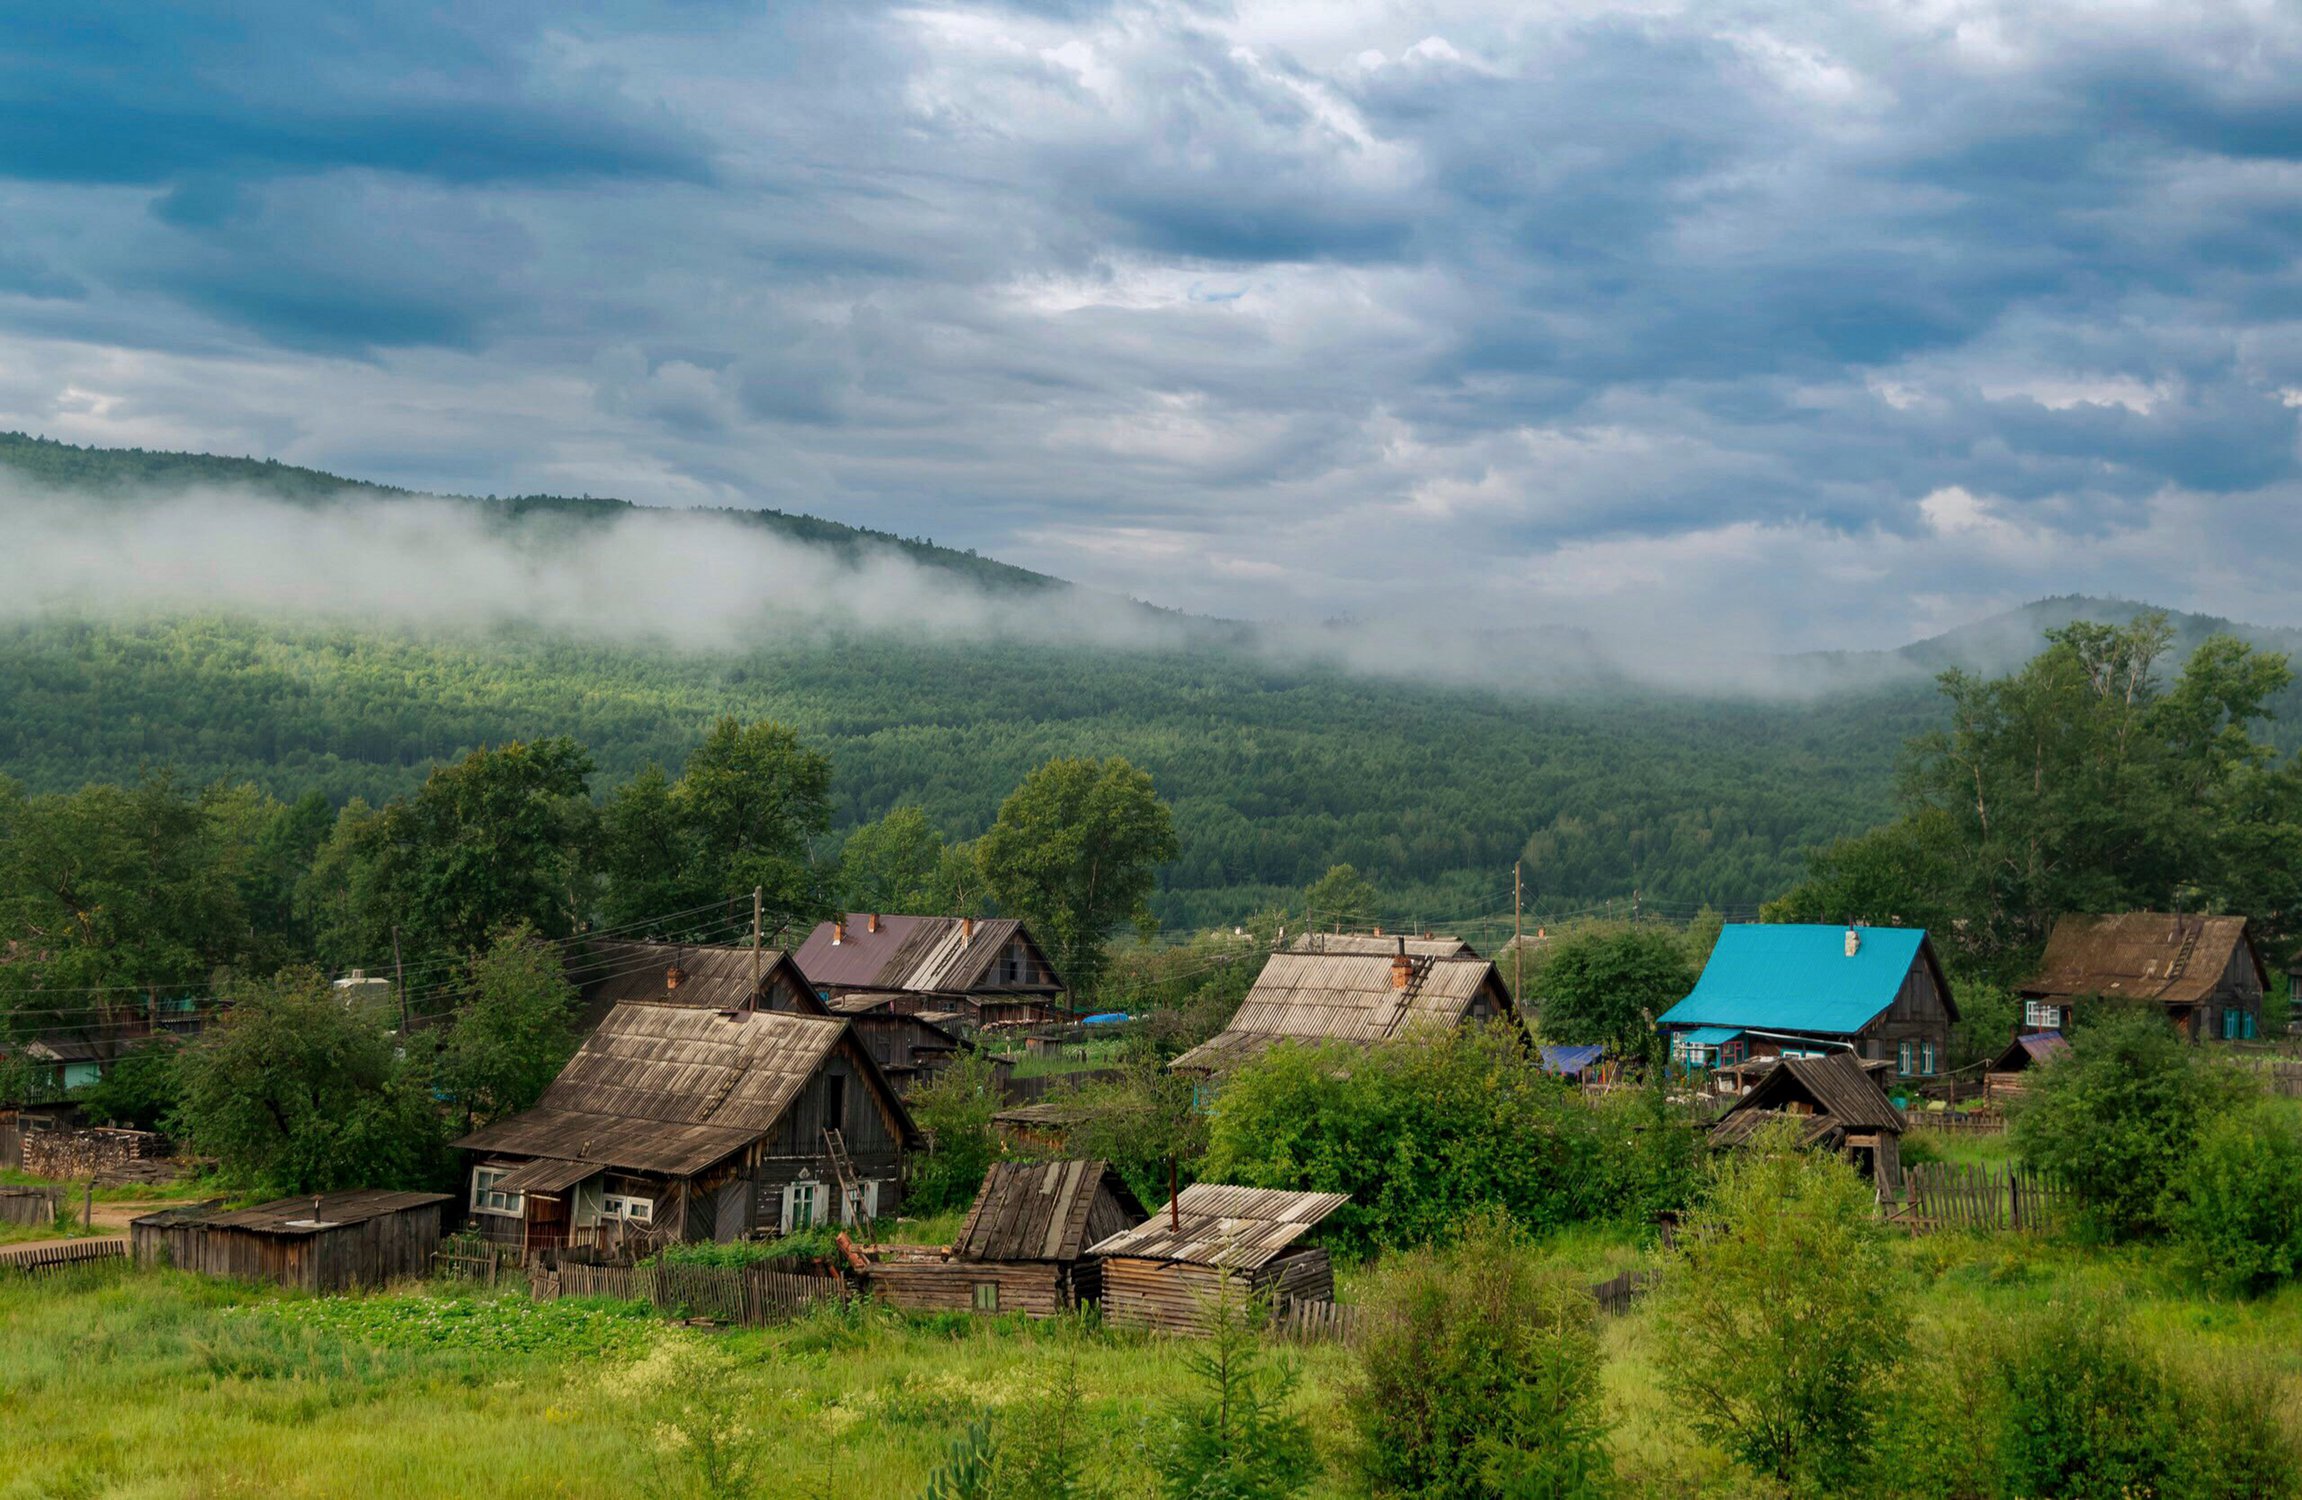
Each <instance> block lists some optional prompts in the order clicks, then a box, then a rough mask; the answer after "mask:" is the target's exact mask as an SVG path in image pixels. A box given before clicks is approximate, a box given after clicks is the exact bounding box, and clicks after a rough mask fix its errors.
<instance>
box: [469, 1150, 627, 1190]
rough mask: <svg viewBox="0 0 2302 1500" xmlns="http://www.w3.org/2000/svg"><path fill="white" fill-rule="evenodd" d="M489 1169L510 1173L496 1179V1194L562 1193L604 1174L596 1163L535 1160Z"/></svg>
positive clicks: (546, 1158) (502, 1164)
mask: <svg viewBox="0 0 2302 1500" xmlns="http://www.w3.org/2000/svg"><path fill="white" fill-rule="evenodd" d="M492 1165H496V1166H500V1167H507V1168H509V1169H510V1170H508V1171H506V1172H505V1173H504V1175H503V1176H501V1177H499V1178H497V1179H496V1182H495V1190H496V1191H497V1192H499V1193H542V1194H544V1195H546V1196H549V1195H550V1194H553V1193H559V1192H565V1191H566V1190H567V1189H569V1188H571V1187H574V1186H575V1185H576V1184H577V1183H579V1182H581V1181H583V1180H584V1179H585V1178H586V1177H589V1176H591V1175H592V1173H594V1172H598V1171H602V1170H605V1169H604V1168H602V1167H601V1166H600V1164H599V1163H598V1162H591V1161H554V1160H552V1159H551V1158H550V1157H538V1158H537V1159H536V1160H534V1161H528V1162H497V1163H492Z"/></svg>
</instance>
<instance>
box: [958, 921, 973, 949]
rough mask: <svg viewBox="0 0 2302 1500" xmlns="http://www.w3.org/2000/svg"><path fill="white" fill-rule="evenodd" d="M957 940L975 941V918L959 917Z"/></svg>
mask: <svg viewBox="0 0 2302 1500" xmlns="http://www.w3.org/2000/svg"><path fill="white" fill-rule="evenodd" d="M959 940H960V941H961V942H963V943H972V942H974V941H975V919H974V918H973V917H961V918H960V919H959Z"/></svg>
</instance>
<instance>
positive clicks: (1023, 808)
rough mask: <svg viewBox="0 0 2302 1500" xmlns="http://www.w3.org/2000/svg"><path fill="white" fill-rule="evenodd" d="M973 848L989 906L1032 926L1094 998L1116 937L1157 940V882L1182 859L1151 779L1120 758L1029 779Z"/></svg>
mask: <svg viewBox="0 0 2302 1500" xmlns="http://www.w3.org/2000/svg"><path fill="white" fill-rule="evenodd" d="M975 848H976V859H977V862H978V863H979V864H980V865H981V867H982V870H983V883H984V888H985V890H986V892H987V893H988V894H989V895H990V897H991V899H992V900H993V901H995V902H997V903H998V905H999V907H1000V909H1001V910H1003V911H1005V912H1008V913H1009V914H1011V915H1014V916H1019V917H1022V918H1024V919H1025V920H1027V921H1029V922H1030V923H1031V924H1032V927H1033V929H1034V931H1036V932H1037V934H1038V935H1039V938H1040V940H1041V941H1042V942H1043V943H1045V944H1046V945H1047V947H1048V948H1049V949H1050V950H1051V952H1052V955H1053V957H1054V959H1055V962H1056V964H1057V966H1058V967H1059V968H1060V969H1061V970H1062V973H1063V977H1064V980H1065V981H1066V982H1067V983H1068V984H1070V985H1071V987H1072V988H1073V989H1074V990H1076V991H1078V992H1080V993H1082V994H1090V995H1091V994H1093V993H1094V992H1095V988H1096V985H1097V983H1098V982H1099V981H1100V980H1101V979H1102V977H1103V970H1104V967H1105V965H1106V964H1107V962H1108V954H1107V951H1106V948H1105V943H1106V942H1107V940H1108V939H1109V938H1110V936H1111V934H1112V933H1113V932H1114V931H1116V930H1117V929H1119V928H1121V927H1125V926H1132V927H1134V928H1136V929H1137V930H1138V931H1141V932H1145V933H1148V932H1150V931H1152V930H1153V928H1154V926H1155V924H1154V922H1153V920H1152V916H1151V906H1150V898H1151V892H1152V890H1153V888H1154V886H1155V884H1156V872H1157V870H1158V868H1159V866H1160V865H1162V864H1164V863H1166V862H1167V861H1169V860H1171V859H1173V858H1175V856H1176V855H1177V853H1178V852H1179V846H1178V845H1177V843H1176V840H1175V825H1174V819H1173V818H1172V817H1171V816H1170V815H1169V813H1168V810H1167V804H1165V803H1164V802H1161V801H1160V800H1159V795H1158V793H1157V792H1156V791H1155V790H1154V789H1153V788H1152V785H1151V778H1150V777H1149V776H1148V775H1146V774H1145V773H1144V772H1142V771H1138V770H1136V769H1135V768H1134V767H1133V766H1131V765H1129V764H1128V763H1127V762H1126V761H1124V760H1122V759H1120V758H1119V757H1117V756H1113V757H1112V758H1111V759H1109V760H1087V759H1077V760H1073V759H1062V760H1051V761H1049V762H1048V763H1047V764H1046V765H1043V766H1041V767H1040V768H1039V769H1038V770H1036V771H1033V772H1032V773H1031V774H1030V775H1029V776H1026V777H1025V778H1023V783H1022V785H1020V786H1018V787H1017V788H1016V789H1015V790H1014V791H1013V792H1012V793H1011V794H1009V796H1008V798H1007V800H1006V801H1005V802H1003V803H1001V804H1000V808H999V819H998V821H997V822H995V823H993V824H992V825H991V828H990V831H988V832H987V833H985V834H984V835H983V837H982V838H981V839H979V840H977V841H976V846H975Z"/></svg>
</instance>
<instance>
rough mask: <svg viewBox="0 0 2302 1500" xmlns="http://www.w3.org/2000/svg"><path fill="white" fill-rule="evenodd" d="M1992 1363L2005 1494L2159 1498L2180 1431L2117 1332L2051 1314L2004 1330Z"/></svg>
mask: <svg viewBox="0 0 2302 1500" xmlns="http://www.w3.org/2000/svg"><path fill="white" fill-rule="evenodd" d="M1993 1365H1994V1368H1995V1372H1996V1375H1997V1378H1998V1383H1999V1386H2000V1389H2001V1392H2002V1394H2003V1397H2004V1401H2003V1404H2002V1406H2001V1408H2000V1430H1999V1435H1998V1455H1999V1480H2000V1486H2001V1488H2002V1489H2003V1491H2004V1492H2005V1493H2006V1494H2008V1495H2016V1496H2032V1495H2036V1496H2057V1497H2069V1500H2095V1497H2101V1500H2122V1497H2130V1496H2136V1495H2156V1494H2159V1493H2161V1492H2162V1491H2163V1489H2164V1487H2165V1485H2166V1483H2167V1481H2168V1479H2169V1478H2170V1477H2171V1476H2172V1474H2173V1473H2174V1471H2175V1466H2176V1459H2175V1452H2176V1449H2177V1448H2178V1447H2179V1445H2180V1443H2181V1439H2182V1432H2181V1424H2180V1422H2179V1421H2178V1420H2177V1419H2176V1415H2175V1412H2174V1408H2173V1402H2172V1400H2171V1396H2172V1392H2171V1391H2170V1390H2169V1389H2168V1386H2167V1382H2166V1378H2165V1373H2164V1371H2163V1370H2161V1368H2160V1367H2159V1365H2158V1363H2157V1362H2156V1361H2155V1360H2153V1359H2151V1358H2149V1357H2148V1356H2147V1355H2146V1354H2144V1353H2143V1352H2142V1351H2141V1350H2140V1349H2139V1348H2138V1347H2136V1346H2135V1344H2134V1343H2133V1342H2132V1341H2131V1340H2130V1339H2128V1338H2127V1337H2126V1334H2125V1331H2124V1330H2123V1329H2122V1328H2120V1327H2119V1326H2118V1325H2117V1324H2115V1323H2114V1322H2112V1321H2110V1320H2109V1319H2107V1318H2105V1317H2104V1316H2103V1315H2102V1314H2100V1313H2099V1312H2095V1311H2092V1310H2084V1309H2078V1308H2072V1307H2067V1306H2065V1307H2057V1308H2055V1309H2053V1310H2052V1311H2050V1312H2048V1313H2047V1314H2045V1315H2043V1316H2040V1317H2036V1318H2032V1319H2029V1320H2027V1321H2025V1322H2023V1323H2021V1324H2019V1325H2017V1326H2016V1327H2015V1328H2013V1329H2012V1330H2011V1331H2010V1332H2009V1333H2008V1334H2007V1335H2006V1336H2005V1337H2004V1338H2003V1339H2002V1340H2001V1342H2000V1344H1999V1346H1998V1348H1997V1349H1996V1351H1995V1352H1994V1355H1993Z"/></svg>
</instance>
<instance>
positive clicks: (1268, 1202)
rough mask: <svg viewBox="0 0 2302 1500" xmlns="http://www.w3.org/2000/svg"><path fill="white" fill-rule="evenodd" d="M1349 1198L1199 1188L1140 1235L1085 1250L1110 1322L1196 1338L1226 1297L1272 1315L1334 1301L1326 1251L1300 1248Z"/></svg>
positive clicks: (1136, 1231)
mask: <svg viewBox="0 0 2302 1500" xmlns="http://www.w3.org/2000/svg"><path fill="white" fill-rule="evenodd" d="M1350 1201H1351V1200H1350V1198H1349V1197H1348V1196H1347V1195H1345V1194H1342V1193H1285V1192H1275V1191H1271V1190H1268V1189H1264V1188H1245V1187H1231V1186H1228V1185H1226V1184H1223V1183H1216V1182H1199V1183H1193V1184H1192V1185H1191V1186H1190V1187H1187V1188H1185V1189H1184V1190H1183V1191H1182V1193H1181V1195H1180V1196H1178V1197H1176V1198H1175V1199H1174V1200H1173V1201H1171V1202H1169V1203H1167V1204H1166V1205H1164V1206H1163V1207H1161V1208H1159V1209H1157V1210H1156V1211H1154V1212H1153V1213H1152V1215H1151V1217H1150V1218H1148V1219H1146V1220H1144V1221H1143V1223H1141V1224H1139V1225H1137V1226H1136V1227H1135V1228H1133V1229H1130V1230H1127V1231H1125V1232H1124V1233H1121V1234H1115V1235H1113V1236H1112V1237H1111V1238H1109V1239H1107V1240H1104V1241H1102V1242H1100V1243H1098V1244H1095V1245H1091V1246H1089V1247H1088V1253H1089V1254H1090V1255H1095V1256H1100V1257H1101V1258H1102V1262H1103V1267H1102V1270H1103V1317H1104V1320H1105V1321H1106V1322H1109V1323H1114V1324H1125V1325H1131V1326H1135V1327H1148V1328H1155V1329H1158V1330H1160V1331H1161V1332H1165V1333H1194V1332H1197V1331H1198V1330H1199V1329H1200V1328H1202V1327H1204V1326H1205V1322H1206V1318H1207V1313H1208V1311H1209V1309H1211V1308H1213V1307H1215V1306H1216V1305H1217V1304H1218V1303H1219V1302H1220V1301H1221V1299H1223V1298H1224V1297H1225V1296H1230V1297H1233V1298H1236V1299H1242V1300H1243V1299H1245V1298H1248V1297H1256V1298H1261V1299H1263V1300H1265V1301H1266V1302H1267V1303H1268V1304H1269V1306H1270V1307H1271V1309H1272V1310H1273V1311H1275V1312H1277V1311H1284V1310H1285V1309H1286V1308H1287V1307H1288V1306H1289V1305H1290V1304H1292V1303H1296V1302H1332V1301H1334V1300H1335V1268H1334V1265H1333V1263H1332V1262H1331V1261H1329V1260H1328V1258H1327V1252H1326V1250H1325V1249H1323V1248H1321V1247H1320V1246H1317V1245H1304V1244H1301V1243H1298V1242H1299V1241H1300V1240H1301V1239H1302V1238H1303V1237H1304V1236H1305V1235H1307V1234H1309V1233H1310V1232H1311V1230H1312V1229H1313V1228H1314V1227H1315V1226H1316V1225H1317V1224H1318V1223H1319V1221H1320V1220H1322V1219H1324V1218H1326V1217H1327V1216H1328V1215H1329V1214H1331V1213H1333V1212H1334V1211H1335V1210H1336V1209H1338V1208H1341V1207H1342V1206H1343V1205H1344V1204H1346V1203H1348V1202H1350ZM1227 1282H1228V1283H1229V1285H1228V1286H1226V1283H1227Z"/></svg>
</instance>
